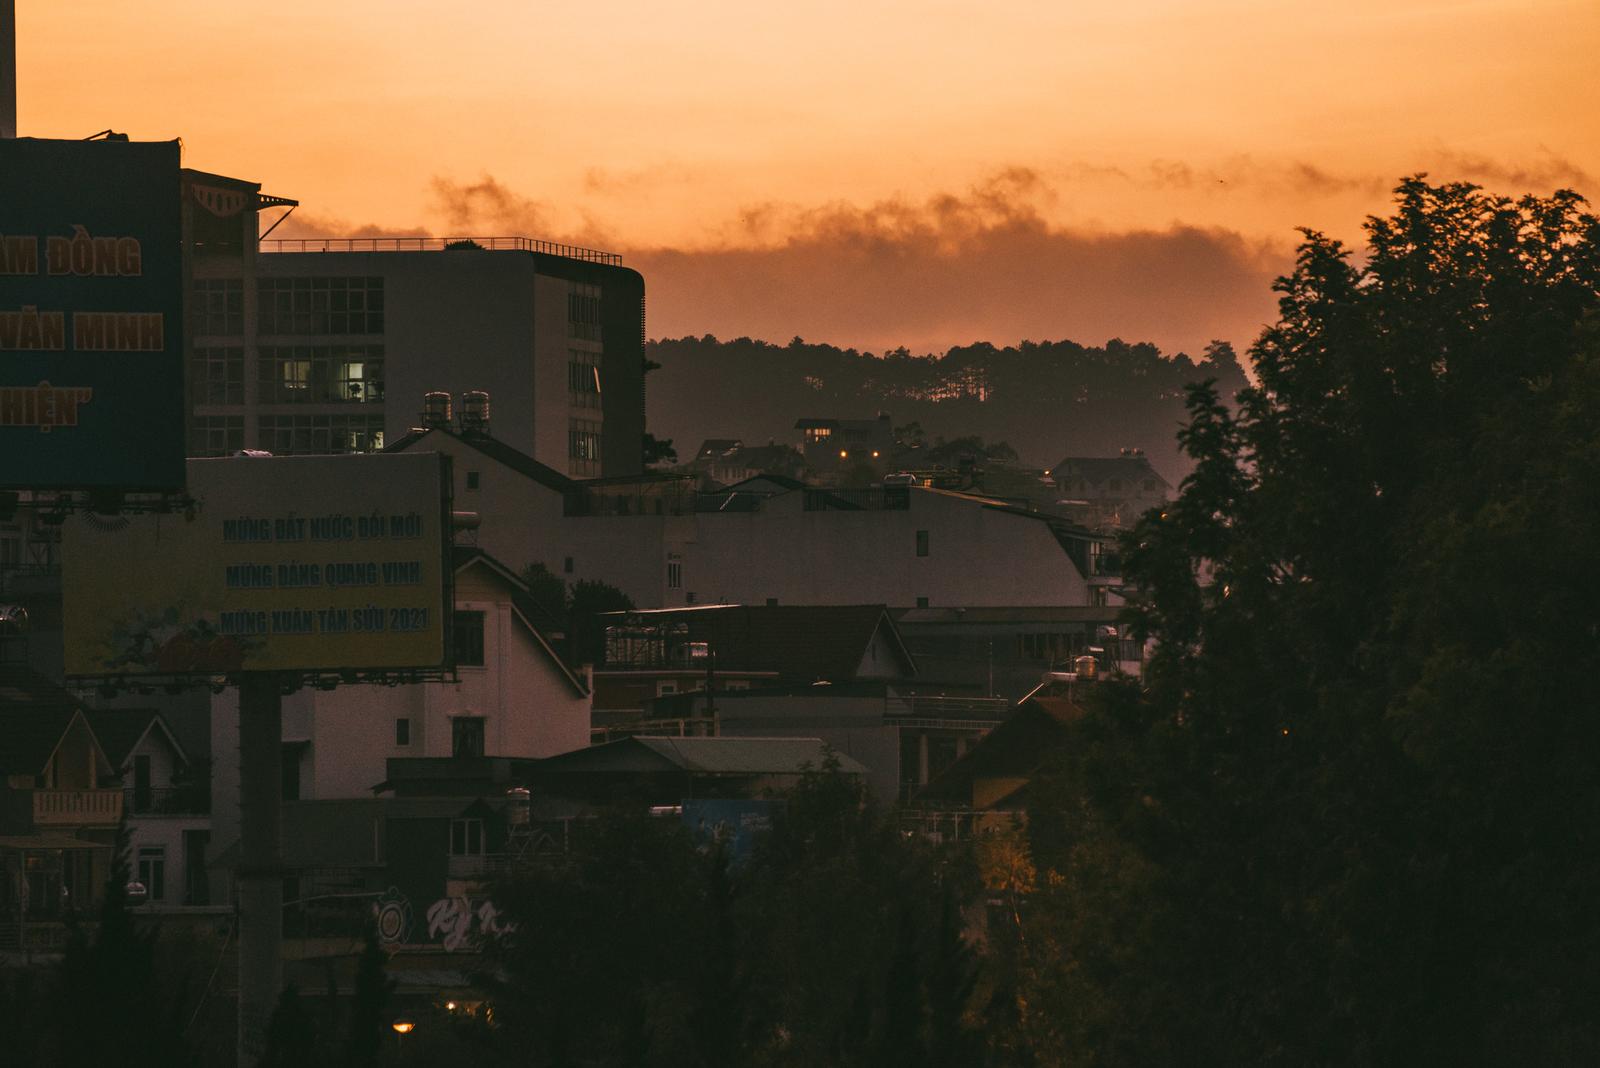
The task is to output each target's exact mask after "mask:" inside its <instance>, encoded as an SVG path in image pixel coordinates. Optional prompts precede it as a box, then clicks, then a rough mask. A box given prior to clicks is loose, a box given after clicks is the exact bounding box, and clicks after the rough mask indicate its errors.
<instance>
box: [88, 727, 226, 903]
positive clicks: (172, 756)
mask: <svg viewBox="0 0 1600 1068" xmlns="http://www.w3.org/2000/svg"><path fill="white" fill-rule="evenodd" d="M88 719H89V725H90V727H91V728H92V729H93V730H94V733H95V737H96V738H98V739H99V740H100V745H101V747H102V748H103V749H104V750H105V753H106V758H107V759H108V760H109V761H110V762H111V766H112V768H113V769H114V772H115V774H116V775H117V776H119V777H120V778H121V780H122V787H123V806H122V807H123V811H124V812H125V813H126V814H127V821H128V863H129V866H130V867H131V869H132V872H133V876H134V878H135V879H137V880H138V881H139V882H140V883H142V884H143V885H144V887H145V892H146V894H147V895H148V897H147V898H146V902H147V904H148V905H149V906H150V907H151V908H155V909H169V908H176V907H180V906H193V905H209V904H211V895H210V887H209V880H208V878H207V875H206V850H207V847H208V846H209V844H210V841H211V803H210V802H211V796H210V791H209V789H208V786H207V783H206V777H205V770H204V769H203V768H196V767H194V766H192V764H191V762H190V760H189V757H188V754H186V753H185V752H184V750H183V746H182V745H180V744H179V743H178V739H177V736H176V735H174V734H173V732H172V729H171V728H170V727H168V726H167V722H166V720H164V719H162V718H161V716H160V714H159V713H156V712H152V711H149V710H148V709H113V710H104V711H96V712H90V713H88Z"/></svg>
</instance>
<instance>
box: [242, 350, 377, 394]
mask: <svg viewBox="0 0 1600 1068" xmlns="http://www.w3.org/2000/svg"><path fill="white" fill-rule="evenodd" d="M259 368H260V371H259V375H258V378H257V382H258V383H259V385H260V398H259V399H260V402H261V403H262V404H376V403H378V402H381V401H382V400H383V346H382V345H278V346H275V347H264V348H262V350H261V360H260V363H259Z"/></svg>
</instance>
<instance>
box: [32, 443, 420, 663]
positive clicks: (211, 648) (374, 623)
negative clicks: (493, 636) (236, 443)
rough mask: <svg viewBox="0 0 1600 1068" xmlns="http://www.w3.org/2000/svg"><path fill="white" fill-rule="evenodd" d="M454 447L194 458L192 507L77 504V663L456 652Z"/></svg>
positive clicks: (67, 595)
mask: <svg viewBox="0 0 1600 1068" xmlns="http://www.w3.org/2000/svg"><path fill="white" fill-rule="evenodd" d="M448 462H449V458H448V457H445V456H443V455H441V454H437V453H393V454H387V453H379V454H375V455H355V456H283V457H263V456H245V457H237V458H229V459H217V460H190V461H188V492H189V496H190V497H191V498H192V499H193V501H194V506H193V507H192V508H190V509H186V510H183V511H176V512H171V513H165V514H136V515H135V514H124V515H114V516H105V515H98V514H94V513H83V514H79V515H74V516H72V517H71V518H69V519H68V520H67V522H66V524H65V526H64V529H63V533H62V553H61V578H62V614H63V629H64V632H65V634H64V639H65V646H66V649H65V653H66V672H67V674H68V675H74V676H80V677H88V676H92V677H107V676H123V675H232V674H235V673H237V672H241V671H284V672H302V673H304V672H339V671H386V670H419V669H420V670H427V669H438V668H442V667H445V666H448V665H447V661H448V654H449V651H450V649H449V627H450V611H451V604H450V579H451V577H452V576H451V567H450V564H449V560H448V554H449V551H450V502H449V493H450V476H449V469H448V466H447V465H448Z"/></svg>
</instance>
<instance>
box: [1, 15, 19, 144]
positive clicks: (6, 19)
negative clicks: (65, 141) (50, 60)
mask: <svg viewBox="0 0 1600 1068" xmlns="http://www.w3.org/2000/svg"><path fill="white" fill-rule="evenodd" d="M16 136H17V2H16V0H0V137H16Z"/></svg>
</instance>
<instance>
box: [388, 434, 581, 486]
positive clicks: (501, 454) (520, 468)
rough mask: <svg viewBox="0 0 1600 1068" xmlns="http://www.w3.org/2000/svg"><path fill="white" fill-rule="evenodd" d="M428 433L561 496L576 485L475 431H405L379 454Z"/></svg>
mask: <svg viewBox="0 0 1600 1068" xmlns="http://www.w3.org/2000/svg"><path fill="white" fill-rule="evenodd" d="M429 434H442V435H444V436H445V437H447V438H449V439H451V440H452V441H459V442H460V443H461V444H463V445H466V446H468V447H469V448H472V449H475V450H477V451H478V452H480V453H482V454H483V455H484V456H487V457H488V458H489V459H491V460H494V461H496V462H497V463H500V464H503V465H505V466H506V467H509V468H511V470H513V471H515V472H517V473H518V474H520V475H525V476H527V477H528V478H530V479H532V480H533V481H535V482H537V483H539V485H541V486H544V487H546V488H548V489H552V490H555V491H557V492H558V493H565V492H567V490H569V489H571V488H572V487H573V486H575V485H577V483H576V482H575V481H574V480H572V479H570V478H568V477H567V476H566V475H563V474H562V473H561V472H560V471H557V470H556V469H555V468H553V467H546V466H545V465H544V464H542V463H540V462H539V461H538V460H535V459H534V458H533V457H531V456H529V455H528V454H527V453H525V452H522V451H520V450H518V449H514V448H512V447H511V446H510V445H507V444H506V443H505V442H503V441H500V440H499V439H497V438H494V437H491V436H489V435H488V434H480V433H477V432H475V431H469V432H466V433H458V432H456V431H454V430H449V429H446V428H444V427H422V428H417V429H413V430H411V431H409V432H408V433H406V434H405V435H404V436H403V437H401V438H399V439H397V440H395V441H393V442H391V443H390V444H388V445H385V446H384V448H383V451H384V452H405V451H406V450H407V449H409V448H411V447H412V446H413V445H415V444H417V443H418V442H420V441H422V440H424V439H425V438H426V437H427V436H428V435H429Z"/></svg>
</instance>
